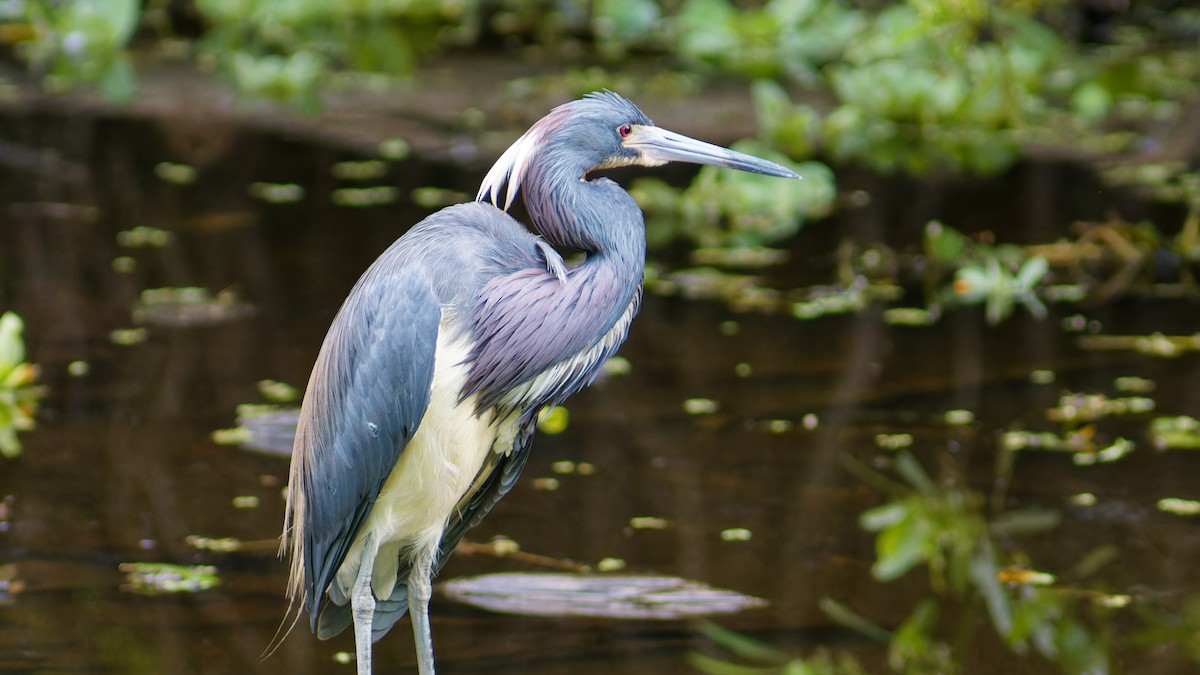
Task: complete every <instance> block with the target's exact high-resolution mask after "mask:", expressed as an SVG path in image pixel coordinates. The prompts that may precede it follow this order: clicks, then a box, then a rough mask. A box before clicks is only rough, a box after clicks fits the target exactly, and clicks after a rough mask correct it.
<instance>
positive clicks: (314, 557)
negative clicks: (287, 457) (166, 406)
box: [285, 249, 441, 630]
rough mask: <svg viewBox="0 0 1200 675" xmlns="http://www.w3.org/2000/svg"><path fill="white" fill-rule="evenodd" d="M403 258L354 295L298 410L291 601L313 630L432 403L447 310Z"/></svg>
mask: <svg viewBox="0 0 1200 675" xmlns="http://www.w3.org/2000/svg"><path fill="white" fill-rule="evenodd" d="M389 254H391V255H389ZM398 255H399V253H398V252H396V250H394V249H390V250H389V251H388V252H387V253H385V254H384V255H383V256H381V257H380V259H379V260H378V261H376V262H375V264H373V265H372V266H371V268H370V269H369V270H368V271H367V272H366V273H365V274H364V275H363V277H362V278H361V279H360V280H359V282H358V284H357V285H355V287H354V290H353V291H351V293H350V296H349V297H348V298H347V299H346V302H345V304H343V306H342V309H341V310H340V311H339V312H338V315H337V318H335V319H334V322H333V325H332V326H331V327H330V330H329V334H328V335H327V336H326V338H325V342H324V344H323V345H322V347H321V352H320V355H319V356H318V358H317V362H316V365H315V366H314V367H313V371H312V376H311V377H310V379H309V384H308V389H307V392H306V394H305V399H304V404H303V406H302V408H301V413H300V423H299V425H298V427H297V433H296V441H295V446H294V448H293V461H292V475H291V482H290V486H291V487H290V489H289V493H288V507H287V522H286V524H285V535H286V536H285V542H286V541H287V540H289V539H290V543H291V549H292V570H291V580H290V583H289V597H290V598H291V600H292V603H293V607H294V611H295V612H296V613H297V616H298V615H299V612H300V611H301V609H306V610H307V611H308V612H309V616H310V620H311V622H312V627H313V629H314V630H315V629H316V626H317V618H318V616H319V614H320V609H321V606H322V604H323V603H324V602H325V590H326V589H327V588H328V587H329V585H330V583H331V582H332V581H333V578H334V576H335V575H336V574H337V571H338V568H339V567H340V566H341V564H342V562H343V561H344V560H345V558H346V554H347V552H348V551H349V550H350V547H351V545H352V544H353V543H354V540H355V537H356V536H357V534H358V531H359V529H360V528H361V527H362V524H363V521H364V520H365V519H366V517H367V514H368V513H370V510H371V507H372V506H373V505H374V503H375V500H376V498H377V497H378V495H379V491H380V489H381V488H382V487H383V484H384V482H385V481H386V480H387V477H388V474H389V473H390V471H391V470H392V467H393V466H395V464H396V461H397V459H399V457H400V453H402V452H403V451H404V448H405V446H406V445H407V444H408V441H409V440H410V439H411V438H412V437H413V434H415V433H416V430H417V428H418V426H419V425H420V422H421V418H422V416H423V415H424V414H425V408H426V407H427V406H428V405H429V396H430V387H431V386H432V382H433V367H434V352H435V349H436V343H437V334H438V327H439V322H440V318H441V310H440V306H439V303H438V301H437V298H436V296H435V294H434V291H433V289H432V288H431V287H430V285H429V283H428V281H427V280H426V279H425V278H424V275H422V274H421V268H420V267H419V266H413V265H403V264H397V263H398V262H399V261H397V260H395V258H396V256H398ZM285 545H287V544H286V543H285Z"/></svg>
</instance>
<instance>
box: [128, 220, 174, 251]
mask: <svg viewBox="0 0 1200 675" xmlns="http://www.w3.org/2000/svg"><path fill="white" fill-rule="evenodd" d="M174 236H175V235H174V234H172V233H171V232H169V231H167V230H163V229H161V228H157V227H150V226H148V225H139V226H137V227H134V228H131V229H128V230H121V231H120V232H118V233H117V245H118V246H121V247H123V248H142V247H149V248H162V247H164V246H166V245H167V244H170V243H171V241H172V239H173V238H174Z"/></svg>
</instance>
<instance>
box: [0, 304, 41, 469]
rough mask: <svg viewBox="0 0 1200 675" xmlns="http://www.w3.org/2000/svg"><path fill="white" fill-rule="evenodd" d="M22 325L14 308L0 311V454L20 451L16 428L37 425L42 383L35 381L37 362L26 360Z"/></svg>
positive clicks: (23, 326) (23, 428)
mask: <svg viewBox="0 0 1200 675" xmlns="http://www.w3.org/2000/svg"><path fill="white" fill-rule="evenodd" d="M24 329H25V324H24V322H22V321H21V317H19V316H17V315H16V314H14V313H13V312H5V313H4V314H3V315H0V455H3V456H5V457H10V458H11V457H16V456H17V455H19V454H21V441H20V440H19V439H18V438H17V432H18V431H30V430H31V429H33V428H34V426H35V425H36V421H35V415H36V414H37V407H38V401H39V399H41V397H42V394H43V392H42V389H41V387H39V386H37V385H36V384H35V382H36V380H37V375H38V369H37V366H35V365H34V364H32V363H28V362H26V361H25V342H24V340H23V339H22V338H21V333H22V332H23V331H24Z"/></svg>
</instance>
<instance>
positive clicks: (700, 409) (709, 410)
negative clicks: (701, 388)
mask: <svg viewBox="0 0 1200 675" xmlns="http://www.w3.org/2000/svg"><path fill="white" fill-rule="evenodd" d="M719 408H720V405H719V404H718V403H717V402H716V401H714V400H712V399H710V398H689V399H687V400H686V401H684V402H683V411H684V412H686V413H687V414H689V415H712V414H713V413H715V412H717V410H718V409H719Z"/></svg>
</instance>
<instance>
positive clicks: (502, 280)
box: [284, 92, 799, 674]
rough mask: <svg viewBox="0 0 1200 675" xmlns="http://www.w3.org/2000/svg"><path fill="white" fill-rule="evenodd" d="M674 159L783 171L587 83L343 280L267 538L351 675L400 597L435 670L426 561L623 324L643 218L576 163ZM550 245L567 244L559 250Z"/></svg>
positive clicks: (501, 485) (512, 464) (482, 508)
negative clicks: (525, 217)
mask: <svg viewBox="0 0 1200 675" xmlns="http://www.w3.org/2000/svg"><path fill="white" fill-rule="evenodd" d="M672 160H675V161H683V162H695V163H701V164H715V165H720V166H727V167H732V168H735V169H742V170H745V171H753V172H757V173H764V174H770V175H773V176H782V177H791V178H798V177H799V176H797V175H796V174H795V173H793V172H792V171H789V170H788V169H785V168H784V167H782V166H779V165H778V164H774V163H772V162H768V161H766V160H762V159H758V158H755V157H751V156H749V155H744V154H741V153H737V152H733V151H731V150H726V149H724V148H719V147H717V146H714V145H709V144H707V143H702V142H700V141H696V140H692V139H690V138H687V137H685V136H680V135H678V134H674V133H671V132H669V131H664V130H662V129H659V128H657V127H655V126H654V125H653V123H651V121H650V120H649V119H647V117H646V116H645V114H643V113H642V111H641V110H639V109H638V108H637V107H636V106H634V105H633V104H632V103H630V102H629V101H627V100H625V99H624V98H622V97H620V96H618V95H616V94H614V93H611V92H604V93H596V94H591V95H589V96H587V97H585V98H583V99H581V100H578V101H573V102H571V103H567V104H564V105H561V106H559V107H557V108H555V109H554V110H553V111H551V112H550V114H548V115H546V116H545V117H544V118H542V119H541V121H539V122H538V123H537V124H535V125H534V126H533V127H532V128H531V129H530V130H529V131H527V132H526V133H525V135H523V136H521V138H520V139H518V140H517V142H516V143H514V144H513V145H512V147H510V148H509V149H508V150H507V151H506V152H505V153H504V154H503V155H502V156H501V157H500V160H499V161H498V162H497V163H496V165H495V166H494V167H492V169H491V171H489V172H488V174H487V177H486V178H484V181H483V186H482V188H481V189H480V191H479V197H478V199H477V201H475V202H473V203H469V204H460V205H457V206H452V207H449V208H446V209H443V210H442V211H439V212H437V213H435V214H433V215H431V216H429V217H428V218H426V219H425V220H423V221H422V222H420V223H419V224H417V225H416V226H415V227H413V228H412V229H411V230H410V231H409V232H408V233H406V234H405V235H404V236H402V237H401V238H400V239H399V240H397V241H396V242H395V243H394V244H392V246H391V247H390V248H388V249H387V251H385V252H384V253H383V255H381V256H380V257H379V259H378V260H376V261H375V262H374V264H372V265H371V267H370V268H369V269H368V270H367V272H366V273H365V274H364V275H363V276H362V278H361V279H359V281H358V283H357V284H356V285H355V287H354V290H352V291H351V292H350V297H348V298H347V299H346V302H345V304H344V305H343V306H342V308H341V311H339V312H338V315H337V318H336V319H334V321H333V325H332V326H331V327H330V329H329V334H328V335H326V337H325V343H324V344H323V345H322V347H321V352H320V355H319V356H318V357H317V362H316V365H315V366H314V367H313V372H312V377H311V379H310V380H309V383H308V391H307V393H306V395H305V398H304V405H303V408H302V410H301V415H300V424H299V428H298V430H297V435H296V441H295V447H294V450H293V459H292V471H291V483H290V486H291V487H290V490H289V492H288V503H287V516H286V523H285V528H284V536H285V544H284V546H285V548H287V547H290V549H291V555H292V561H291V580H290V582H289V596H290V598H291V599H292V607H293V609H292V611H293V612H294V613H295V617H296V618H297V619H298V618H299V615H300V613H301V612H302V611H303V610H308V612H309V615H310V619H311V624H312V628H313V630H315V631H316V632H317V634H318V635H319V636H320V637H321V638H328V637H330V636H333V635H336V634H338V633H340V632H341V631H342V630H344V629H345V628H346V627H347V626H349V625H350V624H351V623H353V625H354V637H355V646H356V648H357V653H358V672H359V673H360V674H364V673H370V671H371V643H372V642H373V640H375V639H378V638H379V637H381V636H382V635H383V634H384V633H386V632H387V631H388V630H389V629H390V628H391V627H392V624H394V623H395V622H396V620H398V619H399V618H400V617H401V616H403V615H404V613H405V611H406V610H409V609H411V610H412V623H413V634H414V637H415V639H416V645H417V659H418V664H419V667H420V672H421V673H432V672H433V670H434V668H433V643H432V640H431V636H430V630H429V617H428V602H429V597H430V593H431V586H430V580H431V578H432V576H433V575H434V574H435V573H436V572H437V571H438V570H439V569H441V567H442V565H444V564H445V563H446V560H447V558H449V557H450V554H451V553H452V552H453V551H454V547H455V545H456V544H457V543H458V541H459V539H461V538H462V536H463V534H464V533H465V532H466V531H467V530H468V529H469V528H471V527H472V526H473V525H475V524H476V523H478V522H479V521H480V519H482V518H483V516H484V515H486V514H487V512H488V511H489V510H490V509H491V508H492V506H493V505H494V504H495V503H496V502H497V501H498V500H499V499H500V498H501V497H502V496H503V495H504V494H505V493H507V492H508V491H509V490H510V489H511V488H512V486H513V483H514V482H516V479H517V475H518V474H519V473H520V471H521V468H522V467H523V466H524V465H525V460H526V457H527V455H528V450H529V445H530V440H531V437H532V435H533V430H534V425H535V423H536V420H537V416H538V412H539V411H541V410H542V409H543V408H545V407H546V406H550V405H554V404H557V403H560V402H562V401H563V399H565V398H566V397H567V396H569V395H571V394H572V393H574V392H576V391H578V390H579V389H581V388H583V387H585V386H587V385H588V384H590V383H591V382H592V380H593V379H595V377H596V374H597V372H598V371H599V369H600V366H601V364H603V363H604V361H605V360H606V359H608V357H609V356H611V355H612V354H613V352H615V351H616V350H617V347H619V346H620V345H621V343H622V342H624V340H625V336H626V334H627V332H628V330H629V324H630V322H631V321H632V320H633V316H634V314H635V313H636V312H637V309H638V303H639V301H640V299H641V282H642V269H643V266H644V264H645V248H646V242H645V226H644V224H643V222H642V214H641V211H640V210H638V207H637V204H636V203H635V202H634V201H633V199H632V198H631V197H630V196H629V195H628V194H627V193H626V192H625V191H624V190H622V189H621V187H620V186H619V185H617V184H616V183H614V182H613V181H611V180H608V179H606V178H597V179H593V180H587V179H586V175H587V173H588V172H589V171H591V170H593V169H602V168H607V167H616V166H625V165H635V164H636V165H643V166H658V165H661V164H664V163H666V162H669V161H672ZM506 183H507V189H506V191H505V196H504V201H503V204H504V207H503V208H505V209H507V208H508V207H509V206H510V205H511V204H512V201H513V198H514V197H515V196H516V193H517V191H518V189H520V190H524V194H525V204H526V207H527V208H528V211H529V214H530V217H531V219H532V220H533V224H534V226H535V227H536V229H537V230H538V231H539V232H540V233H541V235H542V236H541V237H537V236H534V235H533V234H530V232H529V231H528V230H526V229H525V227H523V226H522V225H521V224H520V223H518V222H517V221H516V220H514V219H513V218H512V217H510V216H509V215H508V214H507V213H505V212H504V211H503V210H501V209H500V208H497V206H499V204H500V191H501V189H502V188H504V187H505V184H506ZM489 196H490V198H491V201H492V202H493V204H495V205H493V204H489V203H487V202H486V201H485V200H486V199H487V198H488V197H489ZM555 247H562V248H564V249H570V250H575V251H581V252H582V253H583V254H584V257H583V259H582V261H581V262H579V263H578V264H572V265H567V264H566V263H565V262H564V261H563V258H562V256H561V255H560V254H559V253H558V251H557V250H556V249H555ZM289 542H290V543H289ZM326 594H328V602H327V601H326V597H325V596H326Z"/></svg>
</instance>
